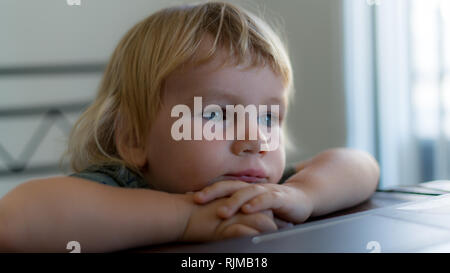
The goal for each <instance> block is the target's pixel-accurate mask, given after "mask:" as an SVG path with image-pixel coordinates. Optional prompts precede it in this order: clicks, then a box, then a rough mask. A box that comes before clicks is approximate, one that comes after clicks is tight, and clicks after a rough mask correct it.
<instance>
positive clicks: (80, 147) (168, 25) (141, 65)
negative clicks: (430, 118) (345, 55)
mask: <svg viewBox="0 0 450 273" xmlns="http://www.w3.org/2000/svg"><path fill="white" fill-rule="evenodd" d="M293 90H294V87H293V78H292V68H291V63H290V60H289V56H288V52H287V50H286V47H285V45H284V44H283V43H282V41H281V39H280V38H279V36H278V35H277V34H276V33H275V31H274V30H273V29H272V28H271V27H269V26H268V24H267V23H265V22H264V21H263V20H261V19H260V18H258V17H257V16H255V15H253V14H252V13H250V12H248V11H246V10H244V9H243V8H241V7H238V6H236V5H233V4H230V3H227V2H204V3H199V4H190V5H184V6H174V7H170V8H166V9H163V10H160V11H158V12H156V13H154V14H152V15H151V16H149V17H148V18H146V19H144V20H143V21H141V22H139V23H138V24H136V25H135V26H134V27H133V28H131V29H130V30H129V31H128V32H127V33H126V35H125V36H124V37H123V38H122V40H121V41H120V42H119V44H118V46H117V47H116V49H115V51H114V52H113V54H112V56H111V58H110V60H109V63H108V65H107V67H106V69H105V72H104V76H103V78H102V81H101V84H100V86H99V90H98V94H97V96H96V98H95V100H94V101H93V103H92V105H90V107H89V108H88V109H87V110H86V111H85V112H84V113H83V114H82V115H81V117H80V118H79V120H78V121H77V123H76V124H75V126H74V128H73V131H72V133H71V136H70V139H69V144H68V151H67V154H66V156H67V158H69V159H70V165H71V167H72V169H73V173H72V174H70V175H69V176H60V177H51V178H45V179H35V180H32V181H28V182H26V183H23V184H21V185H19V186H18V187H16V188H15V189H13V190H12V191H10V192H9V193H7V194H6V195H5V196H4V197H3V198H2V199H1V200H0V250H1V251H27V252H67V250H66V245H67V243H68V242H70V241H77V242H79V244H80V245H81V251H82V252H106V251H116V250H121V249H127V248H133V247H139V246H145V245H152V244H161V243H166V242H174V241H182V242H206V241H212V240H221V239H225V238H232V237H236V236H248V235H255V234H260V233H264V232H273V231H275V230H278V229H280V228H289V226H291V225H293V224H300V223H302V222H304V221H305V220H307V219H308V218H309V217H311V216H319V215H324V214H327V213H330V212H333V211H336V210H340V209H344V208H347V207H351V206H354V205H356V204H358V203H361V202H363V201H364V200H366V199H368V198H369V197H370V196H371V194H372V193H373V192H374V190H375V189H376V186H377V183H378V178H379V167H378V164H377V163H376V161H375V160H374V159H373V157H372V156H370V155H369V154H368V153H366V152H363V151H358V150H352V149H347V148H335V149H329V150H326V151H323V152H321V153H319V154H318V155H316V156H315V157H313V158H311V159H309V160H305V161H302V162H299V163H297V164H293V165H290V166H287V167H286V163H285V150H286V149H287V148H289V141H288V139H287V135H286V126H285V124H284V123H285V122H284V121H285V119H286V114H287V108H288V102H289V101H290V99H292V94H293ZM195 98H201V100H202V104H203V105H207V107H202V109H201V111H192V109H194V108H195V107H194V106H195V105H194V104H195ZM236 105H242V106H248V105H254V106H257V107H256V108H258V106H267V111H258V112H257V113H256V114H257V116H256V118H253V119H252V118H251V116H252V115H250V114H249V115H248V116H249V117H248V119H247V118H246V116H245V115H243V116H242V115H234V113H231V114H230V113H229V108H228V106H236ZM177 106H178V107H179V106H182V108H180V109H190V110H191V112H190V114H189V115H187V116H186V115H180V114H181V113H180V112H178V113H177V112H176V111H174V109H175V107H177ZM209 106H212V107H209ZM273 106H276V107H273ZM183 107H184V108H183ZM208 109H210V110H208ZM187 113H189V112H187ZM190 121H192V123H191V122H190ZM185 122H187V123H185ZM176 123H182V124H183V126H178V127H177V126H174V125H175V124H176ZM186 124H187V125H186ZM196 124H197V125H196ZM198 124H199V125H200V127H199V126H198ZM238 124H241V125H242V124H244V125H248V126H244V128H245V129H244V131H243V132H242V131H241V133H240V134H239V133H237V135H240V137H234V138H233V139H229V138H222V139H220V138H214V139H206V138H205V137H202V138H201V139H195V138H192V139H178V138H176V137H174V133H180V129H182V130H181V131H182V134H183V135H187V136H190V135H191V133H198V132H200V134H201V135H204V133H205V130H206V127H208V126H209V128H210V129H211V128H212V129H214V130H211V131H214V133H215V135H216V136H221V134H222V133H223V135H225V132H228V131H229V130H232V129H235V128H237V127H238ZM255 124H256V125H255ZM252 126H253V127H252ZM254 126H256V128H257V129H256V134H255V135H256V137H253V138H252V137H251V130H250V128H255V127H254ZM206 131H207V130H206ZM269 131H270V136H268V132H269ZM237 132H239V130H237ZM275 133H279V136H280V137H279V140H278V142H277V143H276V144H277V145H275V146H273V145H272V147H271V148H270V149H267V145H266V146H265V144H267V143H268V142H269V139H271V138H272V137H274V136H275V135H274V134H275Z"/></svg>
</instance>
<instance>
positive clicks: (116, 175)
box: [69, 165, 296, 189]
mask: <svg viewBox="0 0 450 273" xmlns="http://www.w3.org/2000/svg"><path fill="white" fill-rule="evenodd" d="M295 173H296V171H295V167H294V166H288V167H286V168H285V169H284V172H283V176H282V177H281V179H280V181H279V182H278V184H283V183H284V182H285V181H286V180H287V179H288V178H289V177H290V176H292V175H293V174H295ZM69 176H73V177H79V178H83V179H87V180H91V181H95V182H98V183H102V184H105V185H110V186H115V187H123V188H142V189H151V187H150V185H149V184H148V183H147V182H146V181H145V180H144V178H143V177H142V176H140V175H138V174H137V173H135V172H133V171H132V170H130V169H128V168H126V167H125V166H119V165H106V166H92V167H89V168H87V169H85V170H83V171H81V172H78V173H73V174H70V175H69Z"/></svg>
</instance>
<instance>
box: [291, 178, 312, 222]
mask: <svg viewBox="0 0 450 273" xmlns="http://www.w3.org/2000/svg"><path fill="white" fill-rule="evenodd" d="M312 180H313V179H312V178H311V177H310V176H308V177H307V176H306V175H305V172H303V173H302V174H300V173H297V174H295V175H294V176H292V177H291V178H290V179H289V181H288V182H286V183H284V185H285V186H287V187H290V188H292V189H293V190H295V191H297V195H298V200H302V205H304V207H305V208H306V209H307V211H308V212H309V213H308V218H309V217H310V216H314V214H315V208H316V207H317V205H316V204H317V200H316V199H317V198H316V194H315V190H314V188H313V187H311V186H310V184H311V183H313V181H312ZM310 182H311V183H310ZM305 220H306V219H305Z"/></svg>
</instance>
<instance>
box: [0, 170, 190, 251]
mask: <svg viewBox="0 0 450 273" xmlns="http://www.w3.org/2000/svg"><path fill="white" fill-rule="evenodd" d="M187 202H188V200H186V199H185V198H184V196H182V195H174V194H168V193H164V192H158V191H152V190H144V189H123V188H116V187H110V186H104V185H100V184H97V183H92V182H89V181H84V180H80V179H76V178H73V179H64V181H58V179H56V178H55V179H50V180H45V181H33V182H29V183H25V184H23V185H20V186H19V187H17V188H16V189H15V190H13V191H11V192H10V193H8V194H7V195H6V196H4V197H3V198H2V199H1V200H0V210H1V212H2V213H0V215H1V218H2V219H0V223H4V226H3V228H0V232H1V233H3V236H2V234H0V236H2V237H3V238H4V237H5V234H6V236H7V237H8V238H6V240H5V239H4V240H3V241H8V243H7V245H9V247H12V248H13V249H12V250H17V251H27V252H35V251H36V252H46V251H50V252H67V250H66V249H65V248H66V244H67V243H68V242H69V241H78V242H79V243H80V245H81V251H82V252H91V251H92V252H104V251H114V250H120V249H125V248H130V247H137V246H142V245H149V244H158V243H163V242H169V241H174V240H177V238H178V237H180V236H181V234H182V232H183V231H184V227H185V225H186V223H187V219H188V216H189V215H188V214H189V210H188V209H189V206H188V205H187ZM0 241H2V240H0ZM0 250H2V246H0ZM5 251H10V250H8V249H5Z"/></svg>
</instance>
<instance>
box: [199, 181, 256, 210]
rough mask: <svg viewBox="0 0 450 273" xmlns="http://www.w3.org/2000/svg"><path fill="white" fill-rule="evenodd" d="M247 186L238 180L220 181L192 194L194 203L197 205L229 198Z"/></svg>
mask: <svg viewBox="0 0 450 273" xmlns="http://www.w3.org/2000/svg"><path fill="white" fill-rule="evenodd" d="M248 186H249V184H248V183H246V182H243V181H239V180H227V181H220V182H216V183H214V184H212V185H211V186H208V187H205V188H204V189H202V190H201V191H198V192H196V193H195V194H194V201H195V202H197V203H200V204H202V203H207V202H209V201H211V200H214V199H217V198H221V197H226V196H230V195H231V194H233V193H234V192H236V191H238V190H240V189H242V188H244V187H248Z"/></svg>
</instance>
